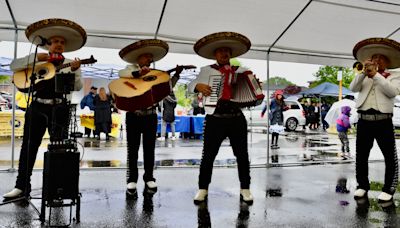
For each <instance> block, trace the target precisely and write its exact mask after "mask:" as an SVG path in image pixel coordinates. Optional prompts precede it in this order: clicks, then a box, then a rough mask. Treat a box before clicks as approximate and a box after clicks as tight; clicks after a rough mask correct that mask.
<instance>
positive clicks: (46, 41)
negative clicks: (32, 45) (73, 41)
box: [38, 36, 51, 46]
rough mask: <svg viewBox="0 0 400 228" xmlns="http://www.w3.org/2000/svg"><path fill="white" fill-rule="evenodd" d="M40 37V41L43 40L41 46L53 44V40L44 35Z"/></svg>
mask: <svg viewBox="0 0 400 228" xmlns="http://www.w3.org/2000/svg"><path fill="white" fill-rule="evenodd" d="M39 38H40V41H41V42H40V44H38V45H39V46H45V45H46V44H47V45H51V41H50V40H48V39H46V38H44V37H43V36H39Z"/></svg>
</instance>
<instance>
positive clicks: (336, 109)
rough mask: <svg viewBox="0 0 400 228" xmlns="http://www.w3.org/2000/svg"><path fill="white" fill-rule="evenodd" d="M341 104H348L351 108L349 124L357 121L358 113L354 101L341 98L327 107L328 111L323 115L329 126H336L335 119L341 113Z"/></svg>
mask: <svg viewBox="0 0 400 228" xmlns="http://www.w3.org/2000/svg"><path fill="white" fill-rule="evenodd" d="M343 106H349V107H350V108H351V112H350V114H351V115H350V124H354V123H357V121H358V115H357V109H356V108H355V106H356V102H355V101H352V100H349V99H343V100H341V101H337V102H335V103H333V104H332V107H331V108H330V109H329V111H328V113H327V114H326V116H325V121H326V122H328V124H329V125H330V126H336V119H337V118H338V117H339V115H340V113H341V108H342V107H343Z"/></svg>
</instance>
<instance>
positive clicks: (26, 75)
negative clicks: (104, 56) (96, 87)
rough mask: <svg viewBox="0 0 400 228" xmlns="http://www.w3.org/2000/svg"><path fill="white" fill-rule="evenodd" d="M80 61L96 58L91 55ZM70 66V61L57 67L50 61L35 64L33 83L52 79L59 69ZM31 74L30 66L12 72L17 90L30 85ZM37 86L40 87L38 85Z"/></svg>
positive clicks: (22, 89)
mask: <svg viewBox="0 0 400 228" xmlns="http://www.w3.org/2000/svg"><path fill="white" fill-rule="evenodd" d="M80 62H81V65H86V64H92V63H95V62H97V60H96V59H94V58H93V55H92V56H90V58H88V59H82V60H80ZM70 66H71V63H65V64H62V65H60V66H58V67H56V66H54V65H53V64H52V63H41V64H37V65H36V66H35V74H36V80H35V84H38V83H40V82H41V81H45V80H49V79H52V78H53V77H54V76H55V75H56V73H57V72H58V71H59V70H61V69H63V68H67V67H70ZM31 75H32V67H28V68H26V69H23V70H20V71H17V72H15V73H14V76H13V83H14V84H15V86H16V87H17V88H18V89H19V90H21V91H24V90H26V89H28V88H29V87H30V86H31V79H30V77H31ZM37 88H40V86H38V87H37ZM37 88H36V89H37Z"/></svg>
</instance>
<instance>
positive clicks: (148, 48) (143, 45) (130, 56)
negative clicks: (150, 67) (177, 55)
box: [119, 39, 169, 63]
mask: <svg viewBox="0 0 400 228" xmlns="http://www.w3.org/2000/svg"><path fill="white" fill-rule="evenodd" d="M168 49H169V46H168V44H167V43H166V42H164V41H162V40H156V39H151V40H140V41H137V42H135V43H133V44H130V45H128V46H126V47H124V48H123V49H121V51H120V52H119V56H120V57H121V58H122V59H123V60H124V61H126V62H128V63H137V58H138V57H139V56H140V55H143V54H152V55H153V61H154V62H155V61H158V60H160V59H162V58H163V57H164V56H165V55H166V54H167V53H168Z"/></svg>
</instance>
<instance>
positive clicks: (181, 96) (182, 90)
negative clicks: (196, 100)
mask: <svg viewBox="0 0 400 228" xmlns="http://www.w3.org/2000/svg"><path fill="white" fill-rule="evenodd" d="M174 93H175V96H176V99H177V103H178V105H180V106H182V107H184V108H190V107H191V103H192V100H191V99H190V98H187V97H186V93H187V85H185V84H176V85H175V88H174Z"/></svg>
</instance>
